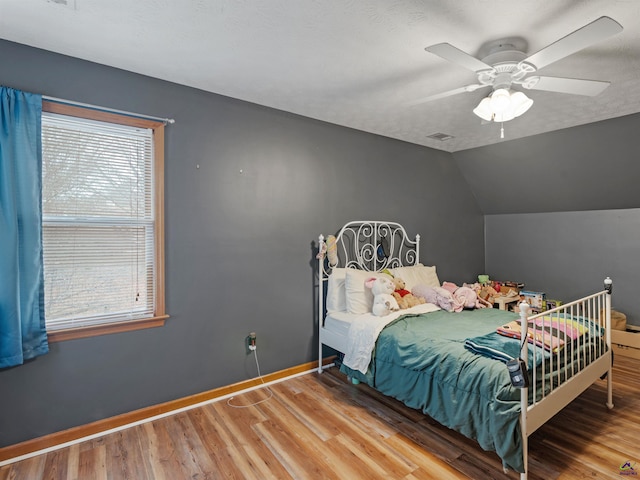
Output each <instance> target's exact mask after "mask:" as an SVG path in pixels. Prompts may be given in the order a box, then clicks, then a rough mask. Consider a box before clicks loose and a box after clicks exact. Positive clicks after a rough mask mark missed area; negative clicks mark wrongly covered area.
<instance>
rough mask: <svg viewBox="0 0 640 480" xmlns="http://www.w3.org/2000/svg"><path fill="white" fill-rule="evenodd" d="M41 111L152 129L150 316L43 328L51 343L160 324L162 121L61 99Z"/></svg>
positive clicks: (163, 317) (162, 307)
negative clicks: (152, 274) (152, 305)
mask: <svg viewBox="0 0 640 480" xmlns="http://www.w3.org/2000/svg"><path fill="white" fill-rule="evenodd" d="M42 111H43V112H49V113H54V114H60V115H67V116H72V117H78V118H84V119H88V120H97V121H101V122H108V123H115V124H119V125H128V126H132V127H139V128H148V129H151V130H152V132H153V148H154V163H153V175H154V186H153V207H154V223H155V230H154V247H155V248H154V263H155V282H154V288H155V292H154V294H155V309H154V312H153V316H151V317H148V318H142V319H136V320H128V321H121V322H113V323H103V324H99V325H90V326H80V327H74V328H67V329H59V330H52V331H49V332H47V335H48V340H49V342H51V343H54V342H61V341H66V340H73V339H76V338H87V337H94V336H98V335H107V334H112V333H121V332H129V331H134V330H141V329H146V328H154V327H161V326H163V325H164V323H165V320H166V319H167V318H169V315H167V313H166V309H165V308H166V306H165V272H164V268H165V265H164V257H165V242H164V126H165V124H164V123H163V122H159V121H155V120H148V119H146V118H139V117H133V116H127V115H121V114H117V113H112V112H106V111H102V110H94V109H91V108H85V107H78V106H75V105H68V104H63V103H57V102H51V101H47V100H43V101H42Z"/></svg>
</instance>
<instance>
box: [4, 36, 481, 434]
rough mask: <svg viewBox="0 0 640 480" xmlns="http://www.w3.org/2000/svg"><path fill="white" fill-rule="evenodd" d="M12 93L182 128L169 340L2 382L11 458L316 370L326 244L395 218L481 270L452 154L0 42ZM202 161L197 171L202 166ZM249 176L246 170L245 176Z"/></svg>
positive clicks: (172, 203)
mask: <svg viewBox="0 0 640 480" xmlns="http://www.w3.org/2000/svg"><path fill="white" fill-rule="evenodd" d="M0 65H2V69H1V70H0V83H1V84H4V85H6V86H9V87H14V88H18V89H22V90H25V91H31V92H37V93H42V94H45V95H49V96H53V97H60V98H66V99H69V100H74V101H79V102H85V103H91V104H96V105H104V106H107V107H111V108H116V109H122V110H128V111H134V112H140V113H144V114H149V115H158V116H162V117H173V118H175V119H176V123H175V124H174V125H170V126H168V127H167V131H166V147H167V150H166V250H167V255H166V257H167V271H166V277H167V278H166V279H167V309H168V313H169V314H170V315H171V318H170V319H169V320H168V321H167V324H166V326H165V327H163V328H156V329H150V330H143V331H137V332H129V333H121V334H115V335H106V336H101V337H94V338H89V339H79V340H73V341H67V342H62V343H55V344H52V345H51V351H50V353H49V354H48V355H45V356H43V357H40V358H38V359H36V360H35V361H32V362H30V363H28V364H26V365H23V366H19V367H16V368H12V369H8V370H4V371H0V391H1V394H0V412H2V413H1V414H0V446H6V445H10V444H14V443H17V442H20V441H23V440H27V439H30V438H34V437H37V436H41V435H45V434H48V433H51V432H55V431H59V430H62V429H66V428H69V427H73V426H76V425H81V424H85V423H88V422H91V421H94V420H98V419H102V418H105V417H109V416H113V415H117V414H120V413H124V412H128V411H131V410H134V409H137V408H141V407H145V406H148V405H153V404H157V403H160V402H165V401H169V400H173V399H176V398H180V397H183V396H185V395H190V394H193V393H197V392H201V391H205V390H208V389H212V388H215V387H220V386H224V385H228V384H231V383H234V382H238V381H242V380H245V379H248V378H251V377H254V376H255V374H256V370H255V363H254V360H253V357H252V356H248V355H247V354H246V352H245V347H244V339H245V337H246V335H247V334H248V333H249V332H250V331H255V332H257V335H258V352H259V359H260V367H261V371H262V373H270V372H274V371H277V370H281V369H285V368H288V367H291V366H295V365H299V364H302V363H305V362H309V361H311V360H314V359H315V358H317V352H316V351H315V348H314V347H315V345H316V339H317V337H316V333H315V323H314V321H315V318H314V306H315V303H314V300H313V299H314V294H313V292H314V290H313V283H314V282H313V278H314V273H313V266H314V265H315V260H314V259H315V251H314V248H315V242H316V241H317V237H318V234H320V233H323V234H325V235H326V234H329V233H335V232H336V231H337V229H339V228H340V227H341V226H342V224H344V223H345V222H346V221H349V220H358V219H383V220H392V221H397V222H400V223H402V224H404V225H405V227H406V228H407V230H408V232H409V234H410V235H415V234H417V233H420V234H421V236H422V242H423V243H422V250H421V251H422V261H423V262H425V263H428V264H436V265H437V266H438V272H439V275H440V278H441V279H443V280H451V281H455V282H463V281H469V280H471V279H473V278H474V277H475V276H476V275H477V274H478V272H481V271H483V270H484V243H483V242H484V233H483V225H484V219H483V215H482V213H481V211H480V209H479V208H478V206H477V204H476V202H475V200H474V198H473V196H472V193H471V191H470V190H469V187H468V185H467V183H466V182H465V180H464V178H463V176H462V175H461V174H460V171H459V169H458V167H457V165H456V164H455V162H453V161H452V158H451V155H450V154H448V153H444V152H440V151H436V150H432V149H428V148H423V147H419V146H415V145H411V144H407V143H402V142H398V141H394V140H390V139H387V138H382V137H378V136H374V135H370V134H366V133H362V132H358V131H354V130H349V129H346V128H341V127H338V126H334V125H329V124H326V123H322V122H318V121H315V120H311V119H307V118H302V117H298V116H295V115H292V114H288V113H284V112H280V111H276V110H272V109H268V108H263V107H260V106H257V105H252V104H248V103H244V102H241V101H237V100H234V99H230V98H226V97H222V96H218V95H213V94H208V93H205V92H202V91H199V90H195V89H191V88H187V87H183V86H179V85H175V84H171V83H167V82H163V81H159V80H155V79H151V78H147V77H144V76H140V75H136V74H133V73H129V72H125V71H121V70H117V69H113V68H109V67H105V66H100V65H96V64H92V63H89V62H85V61H82V60H78V59H73V58H69V57H64V56H60V55H55V54H51V53H48V52H45V51H41V50H36V49H32V48H29V47H26V46H22V45H18V44H14V43H9V42H5V41H0ZM197 165H200V168H197ZM241 171H242V173H240V172H241Z"/></svg>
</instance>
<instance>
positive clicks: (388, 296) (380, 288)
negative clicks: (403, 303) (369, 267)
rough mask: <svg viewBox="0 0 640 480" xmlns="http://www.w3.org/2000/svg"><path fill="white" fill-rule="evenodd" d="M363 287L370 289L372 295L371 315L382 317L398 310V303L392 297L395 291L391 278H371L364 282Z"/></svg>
mask: <svg viewBox="0 0 640 480" xmlns="http://www.w3.org/2000/svg"><path fill="white" fill-rule="evenodd" d="M364 285H365V287H367V288H370V289H371V293H373V306H372V307H371V313H373V314H374V315H376V316H378V317H384V316H385V315H389V314H390V313H391V312H394V311H396V310H399V309H400V307H399V306H398V302H397V301H396V299H395V298H394V297H393V295H392V294H393V291H394V290H395V284H394V283H393V281H392V280H391V278H389V277H387V276H385V275H382V276H379V277H371V278H369V279H367V280H366V281H365V282H364Z"/></svg>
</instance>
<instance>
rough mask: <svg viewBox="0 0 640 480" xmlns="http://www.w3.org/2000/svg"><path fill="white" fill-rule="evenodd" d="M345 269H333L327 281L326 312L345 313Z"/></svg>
mask: <svg viewBox="0 0 640 480" xmlns="http://www.w3.org/2000/svg"><path fill="white" fill-rule="evenodd" d="M346 270H347V269H346V268H334V269H333V271H332V272H331V275H329V280H328V281H327V312H328V313H332V312H346V311H347V293H346V291H345V286H344V283H345V279H346V276H347V272H346Z"/></svg>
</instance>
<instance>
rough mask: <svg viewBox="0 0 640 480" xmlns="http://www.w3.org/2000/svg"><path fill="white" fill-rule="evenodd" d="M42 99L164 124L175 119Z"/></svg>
mask: <svg viewBox="0 0 640 480" xmlns="http://www.w3.org/2000/svg"><path fill="white" fill-rule="evenodd" d="M42 99H43V100H48V101H50V102H55V103H63V104H65V105H73V106H75V107H85V108H91V109H93V110H100V111H103V112H109V113H120V114H122V115H128V116H130V117H137V118H146V119H147V120H156V121H159V122H163V123H164V124H165V125H166V124H167V123H176V121H175V120H174V119H173V118H161V117H154V116H152V115H142V114H140V113H134V112H127V111H125V110H116V109H115V108H107V107H100V106H98V105H91V104H89V103H81V102H74V101H72V100H65V99H63V98H56V97H49V96H47V95H43V96H42Z"/></svg>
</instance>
